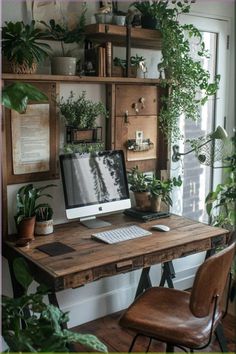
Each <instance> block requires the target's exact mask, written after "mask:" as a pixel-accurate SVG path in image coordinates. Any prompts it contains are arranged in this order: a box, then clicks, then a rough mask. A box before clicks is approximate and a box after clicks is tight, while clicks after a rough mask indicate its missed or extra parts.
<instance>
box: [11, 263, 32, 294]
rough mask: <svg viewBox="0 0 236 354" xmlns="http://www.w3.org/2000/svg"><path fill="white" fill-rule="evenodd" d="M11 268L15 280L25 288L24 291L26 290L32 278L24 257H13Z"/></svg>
mask: <svg viewBox="0 0 236 354" xmlns="http://www.w3.org/2000/svg"><path fill="white" fill-rule="evenodd" d="M13 270H14V274H15V277H16V280H17V281H18V282H19V283H20V285H21V286H22V287H23V288H24V289H25V291H27V289H28V287H29V286H30V284H31V283H32V281H33V280H34V279H33V277H32V275H31V273H30V270H29V267H28V264H27V263H26V261H25V260H24V258H16V259H14V261H13Z"/></svg>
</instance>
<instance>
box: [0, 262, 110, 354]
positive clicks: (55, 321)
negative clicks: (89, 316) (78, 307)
mask: <svg viewBox="0 0 236 354" xmlns="http://www.w3.org/2000/svg"><path fill="white" fill-rule="evenodd" d="M13 269H14V273H15V277H16V279H17V281H18V282H19V283H20V285H21V286H22V287H23V289H24V294H23V295H22V296H21V297H18V298H15V299H14V298H13V299H12V298H9V297H7V296H3V298H2V336H3V338H4V340H5V342H6V343H7V345H8V347H9V350H10V351H11V352H29V353H30V352H68V351H69V350H68V345H69V344H70V343H75V342H79V343H81V344H82V345H84V346H85V347H88V348H91V349H93V350H95V351H100V352H107V348H106V346H105V345H104V344H103V343H101V342H100V341H99V340H98V339H97V337H95V336H94V335H91V334H80V333H75V332H72V331H70V330H67V329H63V325H65V324H66V323H67V322H68V320H69V316H68V312H66V313H64V312H62V311H61V310H60V309H59V308H57V307H55V306H53V305H51V304H45V303H44V301H43V296H44V295H48V291H47V288H46V287H45V286H43V285H39V286H38V287H37V290H36V292H35V293H31V294H27V291H28V288H29V286H30V284H31V283H32V281H33V277H32V275H31V273H30V271H29V267H28V265H27V263H26V262H25V260H24V259H23V258H16V259H15V260H14V261H13ZM28 310H30V312H29V311H28Z"/></svg>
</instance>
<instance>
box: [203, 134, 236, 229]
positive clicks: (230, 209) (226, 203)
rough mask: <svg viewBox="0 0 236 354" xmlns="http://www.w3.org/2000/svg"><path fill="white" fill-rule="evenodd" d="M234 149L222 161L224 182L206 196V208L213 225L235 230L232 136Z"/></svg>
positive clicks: (235, 169)
mask: <svg viewBox="0 0 236 354" xmlns="http://www.w3.org/2000/svg"><path fill="white" fill-rule="evenodd" d="M233 147H234V151H233V152H232V154H231V155H229V156H227V157H226V158H225V159H224V160H223V162H224V164H225V167H224V172H225V176H224V182H223V183H220V184H218V185H217V186H216V189H215V190H214V191H211V192H210V193H208V195H207V197H206V201H205V202H206V210H207V213H208V215H209V216H210V217H211V223H212V224H213V225H214V226H220V227H223V228H226V229H228V230H235V225H236V209H235V205H236V153H235V147H236V138H235V137H234V138H233Z"/></svg>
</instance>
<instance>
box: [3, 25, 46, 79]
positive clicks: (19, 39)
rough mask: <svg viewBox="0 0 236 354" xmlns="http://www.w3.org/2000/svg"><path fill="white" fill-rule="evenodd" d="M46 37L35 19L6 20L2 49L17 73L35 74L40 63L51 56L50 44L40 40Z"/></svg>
mask: <svg viewBox="0 0 236 354" xmlns="http://www.w3.org/2000/svg"><path fill="white" fill-rule="evenodd" d="M43 38H44V34H43V33H42V32H41V30H40V29H37V28H35V21H31V23H30V24H25V23H24V22H23V21H21V22H20V21H18V22H15V23H14V22H5V26H3V27H2V51H3V54H4V56H5V57H6V58H7V60H8V61H9V62H10V64H11V68H12V71H13V73H15V74H33V73H35V72H36V70H37V65H38V63H40V62H42V61H43V60H44V59H45V58H46V57H48V56H49V52H50V50H51V48H50V46H49V45H48V44H46V43H43V42H40V41H39V40H41V39H43Z"/></svg>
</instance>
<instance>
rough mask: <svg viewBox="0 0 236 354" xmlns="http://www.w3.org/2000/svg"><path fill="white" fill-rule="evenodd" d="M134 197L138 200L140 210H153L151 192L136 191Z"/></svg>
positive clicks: (137, 207) (137, 204) (137, 206)
mask: <svg viewBox="0 0 236 354" xmlns="http://www.w3.org/2000/svg"><path fill="white" fill-rule="evenodd" d="M134 198H135V202H136V207H135V208H136V209H137V210H140V211H150V210H151V200H150V193H149V192H134Z"/></svg>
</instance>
